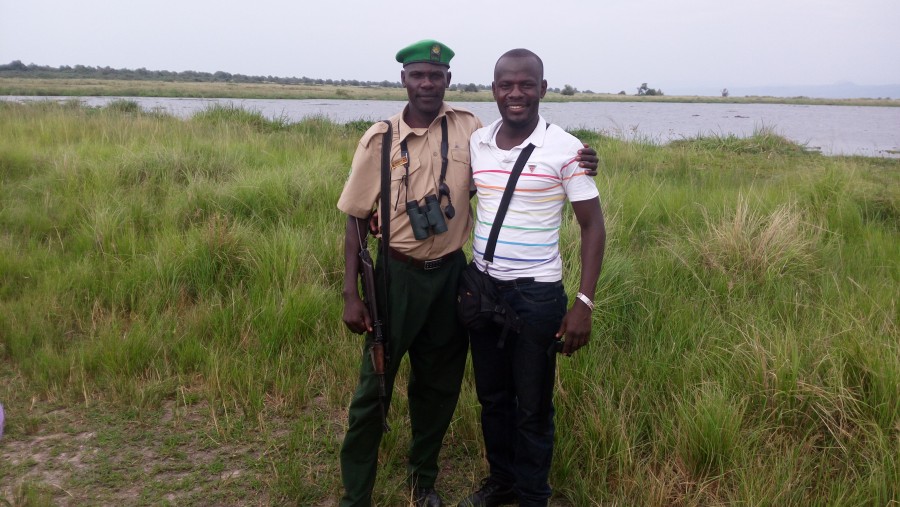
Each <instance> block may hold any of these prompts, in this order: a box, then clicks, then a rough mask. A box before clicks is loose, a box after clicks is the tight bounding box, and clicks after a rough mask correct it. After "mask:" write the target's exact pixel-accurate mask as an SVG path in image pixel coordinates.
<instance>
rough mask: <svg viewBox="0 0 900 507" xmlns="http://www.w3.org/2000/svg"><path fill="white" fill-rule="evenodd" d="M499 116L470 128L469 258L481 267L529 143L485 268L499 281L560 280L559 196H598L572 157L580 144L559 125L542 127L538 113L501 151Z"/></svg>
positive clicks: (579, 198) (581, 198) (574, 198)
mask: <svg viewBox="0 0 900 507" xmlns="http://www.w3.org/2000/svg"><path fill="white" fill-rule="evenodd" d="M502 121H503V120H502V119H499V120H497V121H495V122H494V123H491V124H490V125H488V126H486V127H483V128H481V129H478V130H476V131H475V133H473V134H472V138H471V140H470V142H469V150H470V152H471V154H472V177H473V179H474V182H475V187H476V189H477V192H478V207H477V217H476V222H475V238H474V240H473V242H472V252H473V254H474V260H475V263H476V265H477V266H478V268H479V269H481V270H482V271H484V270H485V262H484V258H483V256H484V249H485V246H486V245H487V239H488V236H489V235H490V232H491V227H492V226H493V224H494V217H495V216H496V214H497V208H498V207H499V206H500V200H501V198H502V197H503V191H504V189H505V188H506V183H507V181H508V180H509V175H510V173H511V172H512V168H513V166H514V165H515V162H516V159H517V158H518V157H519V153H521V151H522V149H523V148H524V147H525V146H528V143H533V144H534V146H535V149H534V151H533V152H532V153H531V156H530V157H529V158H528V162H527V163H526V164H525V168H524V170H523V171H522V174H521V176H519V181H518V182H517V183H516V190H515V193H514V194H513V197H512V200H511V201H510V204H509V209H508V211H507V212H506V218H505V219H504V220H503V225H502V228H501V230H500V236H499V238H498V240H497V247H496V250H495V251H494V262H492V263H491V265H490V266H489V268H488V272H489V273H490V275H491V276H493V277H494V278H497V279H500V280H513V279H515V278H520V277H534V278H535V280H537V281H539V282H556V281H559V280H562V259H561V258H560V255H559V229H560V224H561V223H562V210H563V206H564V205H565V201H566V200H567V199H568V200H569V201H571V202H577V201H584V200H588V199H593V198H595V197H597V196H598V195H599V193H598V192H597V185H596V184H595V183H594V180H593V178H591V177H590V176H587V175H586V174H584V169H583V168H581V167H578V161H577V160H575V157H577V156H578V150H580V149H581V148H583V147H584V146H583V145H582V144H581V142H580V141H579V140H578V139H576V138H575V137H574V136H572V135H571V134H569V133H568V132H566V131H565V130H563V129H562V128H560V127H559V126H557V125H550V126H549V127H548V126H547V123H546V121H545V120H544V118H543V117H541V118H540V121H539V122H538V126H537V128H536V129H535V130H534V132H532V134H531V136H529V137H528V139H526V140H525V141H523V142H522V144H520V145H519V146H516V147H515V148H513V149H511V150H502V149H500V148H498V147H497V142H496V135H497V130H498V129H499V128H500V124H501V122H502Z"/></svg>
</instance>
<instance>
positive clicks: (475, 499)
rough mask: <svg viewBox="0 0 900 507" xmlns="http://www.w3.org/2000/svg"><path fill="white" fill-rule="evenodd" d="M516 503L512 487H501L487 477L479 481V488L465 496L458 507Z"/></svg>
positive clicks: (487, 506) (486, 506)
mask: <svg viewBox="0 0 900 507" xmlns="http://www.w3.org/2000/svg"><path fill="white" fill-rule="evenodd" d="M514 503H516V493H515V491H513V487H512V485H505V486H504V485H503V484H500V483H499V482H497V481H495V480H493V479H492V478H490V477H488V478H486V479H483V480H482V481H481V487H480V488H478V490H477V491H475V492H474V493H472V494H471V495H469V496H467V497H466V498H465V499H464V500H463V501H462V502H459V507H495V506H498V505H510V504H514Z"/></svg>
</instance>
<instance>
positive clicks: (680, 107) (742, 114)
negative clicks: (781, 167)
mask: <svg viewBox="0 0 900 507" xmlns="http://www.w3.org/2000/svg"><path fill="white" fill-rule="evenodd" d="M0 99H4V100H17V101H26V100H70V99H71V97H17V96H4V97H0ZM121 99H127V100H133V101H135V102H137V103H138V104H140V105H141V107H142V108H144V109H146V110H162V111H165V112H167V113H169V114H173V115H176V116H179V117H184V118H186V117H190V116H191V115H193V114H194V113H196V112H198V111H202V110H204V109H205V108H207V107H209V106H210V105H212V104H223V105H235V106H239V107H242V108H244V109H248V110H251V111H258V112H260V113H262V114H263V115H265V116H266V117H269V118H276V117H284V118H286V119H288V120H290V121H298V120H300V119H302V118H304V117H308V116H325V117H328V118H330V119H332V120H334V121H337V122H341V123H343V122H347V121H352V120H360V119H362V120H372V121H374V120H379V119H383V118H387V117H389V116H391V115H392V114H394V113H396V112H397V111H398V110H400V108H402V107H403V105H404V102H399V101H382V100H324V99H311V100H291V99H196V98H152V97H79V98H78V100H81V101H82V102H83V103H84V104H86V105H89V106H102V105H105V104H106V103H108V102H110V101H112V100H121ZM451 104H452V105H454V106H458V107H463V108H466V109H469V110H470V111H472V112H473V113H475V114H476V115H478V117H479V118H481V120H482V122H484V123H485V124H486V123H489V122H491V121H493V120H495V119H497V118H498V117H499V116H500V115H499V113H498V112H497V106H496V104H494V103H492V102H453V103H451ZM541 114H543V115H544V117H545V118H546V119H547V120H548V121H550V122H553V123H556V124H559V125H561V126H562V127H564V128H566V129H573V128H585V129H590V130H597V131H601V132H604V133H606V134H609V135H613V136H616V137H620V138H623V139H644V140H650V141H653V142H658V143H665V142H668V141H671V140H675V139H684V138H691V137H696V136H710V135H728V134H734V135H737V136H741V137H744V136H749V135H752V134H753V132H754V131H755V130H757V129H761V128H769V129H772V130H773V131H774V132H776V133H778V134H780V135H782V136H784V137H786V138H788V139H790V140H792V141H795V142H797V143H800V144H804V145H805V146H806V147H807V148H809V149H813V150H818V151H821V152H822V153H823V154H826V155H863V156H870V157H900V107H868V106H811V105H793V104H702V103H699V104H686V103H652V102H544V103H542V104H541Z"/></svg>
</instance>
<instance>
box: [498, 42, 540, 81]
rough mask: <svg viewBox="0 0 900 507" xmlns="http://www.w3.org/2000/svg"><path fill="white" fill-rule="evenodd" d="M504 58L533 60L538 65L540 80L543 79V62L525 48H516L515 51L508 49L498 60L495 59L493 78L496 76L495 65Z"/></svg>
mask: <svg viewBox="0 0 900 507" xmlns="http://www.w3.org/2000/svg"><path fill="white" fill-rule="evenodd" d="M504 58H534V60H535V61H536V62H537V64H538V69H540V71H541V76H540V78H541V80H543V79H544V61H543V60H541V57H540V56H538V55H536V54H535V53H534V51H531V50H529V49H525V48H516V49H510V50H509V51H507V52H506V53H503V54H502V55H500V58H498V59H497V63H496V64H494V75H495V76H496V75H497V65H499V64H500V60H503V59H504Z"/></svg>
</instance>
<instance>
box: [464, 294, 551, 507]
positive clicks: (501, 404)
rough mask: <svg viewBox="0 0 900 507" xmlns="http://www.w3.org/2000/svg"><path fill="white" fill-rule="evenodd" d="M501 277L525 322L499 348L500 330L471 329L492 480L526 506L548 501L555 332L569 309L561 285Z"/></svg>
mask: <svg viewBox="0 0 900 507" xmlns="http://www.w3.org/2000/svg"><path fill="white" fill-rule="evenodd" d="M521 280H522V279H520V281H517V282H500V283H498V287H499V289H500V293H501V295H502V297H503V298H504V299H505V300H506V301H507V302H508V303H509V304H510V305H511V306H512V307H513V309H515V311H516V313H518V315H519V316H520V317H521V318H522V320H523V321H524V326H523V328H522V331H521V332H520V333H511V334H510V336H507V338H506V340H505V343H504V344H503V347H502V348H498V341H499V338H500V332H501V329H500V328H489V329H484V330H479V331H470V332H469V335H470V341H471V348H472V365H473V368H474V373H475V388H476V391H477V393H478V401H479V402H480V403H481V427H482V432H483V435H484V443H485V449H486V451H487V459H488V463H489V465H490V472H491V478H492V479H494V480H495V481H497V482H499V483H501V484H506V485H513V486H514V487H515V490H516V492H517V493H518V495H519V502H520V503H519V505H523V506H525V505H547V501H548V499H549V498H550V495H551V493H552V491H551V489H550V485H549V483H548V480H547V477H548V475H549V473H550V461H551V459H552V457H553V433H554V425H553V415H554V409H553V382H554V378H555V374H556V353H555V349H554V348H553V345H554V341H555V338H554V335H555V334H556V331H557V330H559V326H560V323H561V322H562V318H563V316H564V315H565V313H566V307H567V299H566V293H565V291H564V289H563V285H562V282H552V283H544V282H534V281H521Z"/></svg>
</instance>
